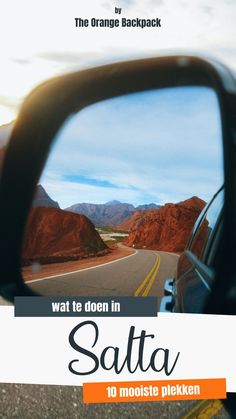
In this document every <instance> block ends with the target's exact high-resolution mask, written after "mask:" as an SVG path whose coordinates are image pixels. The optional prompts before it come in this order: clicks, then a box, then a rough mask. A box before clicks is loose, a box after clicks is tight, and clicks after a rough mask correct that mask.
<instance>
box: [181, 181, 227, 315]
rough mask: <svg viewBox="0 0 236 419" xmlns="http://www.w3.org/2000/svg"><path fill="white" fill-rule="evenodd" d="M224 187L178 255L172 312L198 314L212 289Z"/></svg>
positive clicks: (219, 238) (200, 218) (203, 212)
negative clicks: (185, 247)
mask: <svg viewBox="0 0 236 419" xmlns="http://www.w3.org/2000/svg"><path fill="white" fill-rule="evenodd" d="M223 202H224V189H223V188H221V189H220V190H219V191H218V192H217V193H216V194H215V196H214V197H213V199H212V200H211V202H210V203H209V205H208V206H207V207H206V208H205V209H204V210H203V211H202V213H201V214H200V216H199V218H198V220H197V221H196V224H195V226H194V229H193V233H192V236H191V238H190V241H189V244H188V246H187V249H186V250H185V252H184V253H183V254H182V255H181V256H180V259H179V263H178V268H177V279H176V282H175V289H174V300H175V303H174V310H173V311H175V312H187V313H201V312H202V311H203V308H204V305H205V303H206V300H207V298H208V295H209V293H210V291H211V288H212V284H213V281H214V275H215V268H216V265H217V252H218V250H219V247H220V244H221V231H222V210H223Z"/></svg>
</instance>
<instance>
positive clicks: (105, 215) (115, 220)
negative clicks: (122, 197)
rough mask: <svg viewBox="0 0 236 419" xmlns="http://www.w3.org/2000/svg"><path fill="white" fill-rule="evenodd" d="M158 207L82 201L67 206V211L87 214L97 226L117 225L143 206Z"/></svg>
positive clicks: (154, 205)
mask: <svg viewBox="0 0 236 419" xmlns="http://www.w3.org/2000/svg"><path fill="white" fill-rule="evenodd" d="M144 207H145V208H146V207H147V208H158V207H159V206H158V205H156V204H153V203H152V204H148V205H140V206H139V207H134V206H133V205H132V204H127V203H123V202H119V201H116V200H115V201H109V202H107V203H106V204H89V203H81V204H75V205H72V206H71V207H69V208H66V211H71V212H75V213H79V214H83V215H86V217H88V218H89V219H90V220H91V221H92V222H93V223H94V224H95V225H96V226H99V227H100V226H116V225H117V224H120V223H122V222H123V221H124V220H126V219H128V218H129V217H130V216H131V215H132V214H134V213H135V211H139V210H141V209H143V208H144Z"/></svg>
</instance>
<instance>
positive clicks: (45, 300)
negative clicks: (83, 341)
mask: <svg viewBox="0 0 236 419" xmlns="http://www.w3.org/2000/svg"><path fill="white" fill-rule="evenodd" d="M15 316H16V317H156V316H157V298H156V297H145V298H144V297H15Z"/></svg>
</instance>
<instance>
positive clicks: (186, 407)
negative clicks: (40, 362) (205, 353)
mask: <svg viewBox="0 0 236 419" xmlns="http://www.w3.org/2000/svg"><path fill="white" fill-rule="evenodd" d="M0 400H1V403H0V418H1V419H12V418H17V419H42V418H44V419H65V418H68V419H121V418H122V419H158V418H160V419H162V418H163V419H164V418H165V419H202V418H206V419H211V418H214V419H230V416H229V415H228V414H227V412H226V411H225V409H224V408H223V407H222V405H221V403H220V402H219V401H218V400H215V401H210V400H206V401H200V402H198V401H192V400H189V401H171V402H164V401H163V402H162V401H161V402H146V403H111V404H110V403H109V404H107V403H101V404H90V405H86V404H83V402H82V390H81V387H73V386H46V385H31V384H0Z"/></svg>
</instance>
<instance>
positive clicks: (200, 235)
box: [190, 189, 224, 259]
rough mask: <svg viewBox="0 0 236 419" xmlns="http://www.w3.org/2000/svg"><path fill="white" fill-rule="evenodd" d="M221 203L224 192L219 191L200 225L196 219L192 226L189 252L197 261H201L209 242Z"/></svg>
mask: <svg viewBox="0 0 236 419" xmlns="http://www.w3.org/2000/svg"><path fill="white" fill-rule="evenodd" d="M223 202H224V190H223V189H221V190H220V191H219V192H218V193H217V195H216V196H215V197H214V199H213V201H212V202H211V203H210V205H209V207H208V208H207V210H206V212H205V215H204V217H203V218H202V220H201V221H200V223H199V219H198V220H197V222H196V224H195V226H194V230H193V231H195V236H194V238H193V240H192V243H191V245H190V250H191V252H192V253H194V254H195V255H196V256H197V257H198V258H199V259H202V257H203V254H204V250H205V248H206V245H207V242H208V241H209V240H211V236H212V234H213V232H214V229H215V226H216V224H217V221H218V219H219V215H220V213H221V210H222V207H223ZM195 227H196V228H195Z"/></svg>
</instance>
